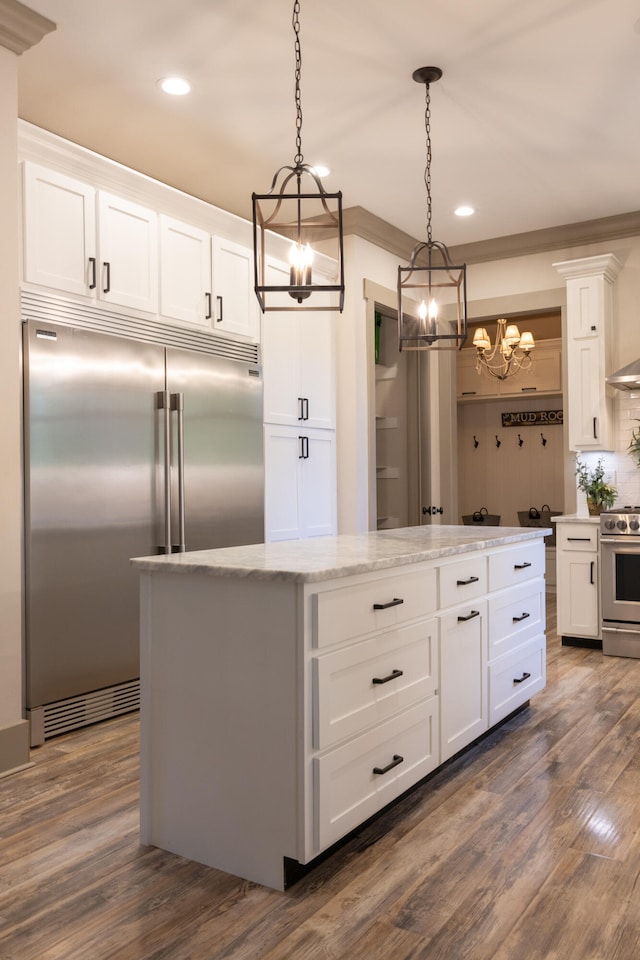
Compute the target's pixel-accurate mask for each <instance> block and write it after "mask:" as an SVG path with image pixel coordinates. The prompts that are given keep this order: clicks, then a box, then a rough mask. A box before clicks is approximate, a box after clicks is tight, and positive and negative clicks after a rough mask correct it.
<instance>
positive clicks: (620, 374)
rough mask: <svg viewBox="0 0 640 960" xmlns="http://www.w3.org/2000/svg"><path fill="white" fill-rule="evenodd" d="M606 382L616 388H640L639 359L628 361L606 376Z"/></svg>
mask: <svg viewBox="0 0 640 960" xmlns="http://www.w3.org/2000/svg"><path fill="white" fill-rule="evenodd" d="M606 382H607V383H608V384H609V386H611V387H617V388H618V390H640V359H639V360H634V361H633V362H632V363H628V364H627V365H626V367H622V368H621V369H620V370H616V372H615V373H612V374H611V376H609V377H607V379H606Z"/></svg>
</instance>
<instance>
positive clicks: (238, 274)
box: [213, 236, 260, 341]
mask: <svg viewBox="0 0 640 960" xmlns="http://www.w3.org/2000/svg"><path fill="white" fill-rule="evenodd" d="M213 301H214V302H213V312H214V317H213V320H214V327H215V329H216V330H218V331H222V332H223V333H236V334H238V335H239V336H242V337H247V338H249V339H250V340H255V341H259V340H260V309H259V306H258V300H257V298H256V295H255V293H254V290H253V251H252V250H250V249H249V248H248V247H244V246H242V244H239V243H234V242H233V241H232V240H227V239H226V238H224V237H218V236H214V237H213Z"/></svg>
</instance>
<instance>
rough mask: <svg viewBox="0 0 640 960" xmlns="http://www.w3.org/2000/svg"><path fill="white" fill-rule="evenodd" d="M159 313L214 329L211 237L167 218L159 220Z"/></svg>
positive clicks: (172, 218)
mask: <svg viewBox="0 0 640 960" xmlns="http://www.w3.org/2000/svg"><path fill="white" fill-rule="evenodd" d="M160 313H161V314H162V316H163V317H169V318H170V319H172V320H180V321H182V322H184V323H199V324H203V325H205V326H208V327H210V326H211V319H212V303H211V237H210V236H209V234H208V233H207V231H206V230H200V229H199V228H198V227H194V226H192V225H191V224H189V223H184V222H183V221H182V220H176V219H175V218H174V217H167V216H165V215H162V216H161V217H160Z"/></svg>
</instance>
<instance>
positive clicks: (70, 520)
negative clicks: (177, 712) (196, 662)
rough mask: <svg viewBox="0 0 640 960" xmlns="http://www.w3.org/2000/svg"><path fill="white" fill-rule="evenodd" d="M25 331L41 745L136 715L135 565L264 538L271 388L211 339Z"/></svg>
mask: <svg viewBox="0 0 640 960" xmlns="http://www.w3.org/2000/svg"><path fill="white" fill-rule="evenodd" d="M23 328H24V337H23V344H24V402H25V407H24V410H25V414H24V437H25V443H24V452H25V521H26V526H25V557H26V610H25V630H26V666H27V671H26V675H27V691H26V701H27V708H28V711H29V714H30V717H31V726H32V737H31V739H32V744H37V743H40V742H42V741H43V740H44V739H45V738H46V737H48V736H52V735H54V734H56V733H59V732H64V731H65V730H67V729H71V728H73V727H77V726H81V725H84V724H86V723H90V722H94V720H96V719H102V718H103V717H106V716H113V715H115V714H118V713H123V712H126V711H127V710H130V709H135V707H136V706H137V704H138V695H139V693H138V691H139V688H138V679H137V678H138V676H139V669H138V662H139V658H138V646H139V599H138V593H139V590H138V576H137V574H136V573H134V571H133V570H132V569H131V567H130V565H129V559H130V558H131V557H134V556H145V555H150V554H153V553H158V552H160V553H163V552H171V551H174V552H175V551H178V550H184V549H187V550H200V549H204V548H209V547H224V546H233V545H239V544H245V543H258V542H262V541H263V539H264V504H263V499H264V497H263V489H264V477H263V441H262V379H261V371H260V368H259V366H258V364H257V363H256V362H251V361H247V360H242V359H236V358H230V357H226V356H217V355H215V350H216V349H218V347H217V346H216V342H215V341H214V340H211V344H212V346H211V349H212V350H213V351H214V352H213V353H203V352H201V351H196V350H185V349H176V348H174V347H167V346H164V345H161V344H159V343H154V342H140V341H138V340H136V339H133V338H130V337H122V336H113V335H111V334H108V333H102V332H95V331H94V330H92V329H87V328H86V327H80V326H77V325H71V324H67V323H64V324H61V323H51V322H49V320H47V319H45V320H43V319H41V318H37V319H28V320H26V321H25V322H24V323H23ZM223 346H224V344H223ZM239 349H240V348H239ZM252 349H253V350H254V351H255V355H256V359H257V348H255V347H252ZM177 639H178V641H179V638H177Z"/></svg>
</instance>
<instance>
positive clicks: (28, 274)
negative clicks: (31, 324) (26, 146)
mask: <svg viewBox="0 0 640 960" xmlns="http://www.w3.org/2000/svg"><path fill="white" fill-rule="evenodd" d="M24 224H25V226H24V237H25V239H24V279H25V281H27V282H28V283H38V284H42V285H45V286H48V287H52V288H53V289H55V290H60V291H63V292H65V293H72V294H79V295H81V296H85V297H90V298H92V299H99V300H102V301H104V302H106V303H110V304H117V305H119V306H124V307H131V308H134V309H136V310H143V311H145V312H150V313H155V312H156V311H157V308H158V224H157V215H156V213H155V212H154V211H153V210H150V209H148V208H147V207H144V206H142V205H140V204H137V203H133V202H132V201H130V200H126V199H124V198H121V197H117V196H115V195H114V194H111V193H108V192H106V191H102V190H95V189H94V188H93V187H92V186H90V185H89V184H86V183H83V182H82V181H80V180H76V179H74V178H72V177H68V176H65V175H63V174H60V173H58V172H56V171H52V170H47V169H45V168H44V167H40V166H38V165H37V164H33V163H29V162H26V163H25V164H24Z"/></svg>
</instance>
